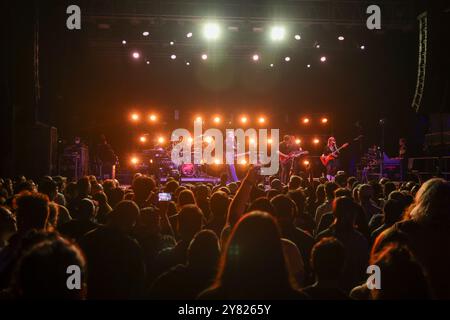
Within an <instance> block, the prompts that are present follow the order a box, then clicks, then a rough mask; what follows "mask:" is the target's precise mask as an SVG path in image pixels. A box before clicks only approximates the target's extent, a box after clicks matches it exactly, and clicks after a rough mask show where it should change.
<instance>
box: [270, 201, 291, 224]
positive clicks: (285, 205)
mask: <svg viewBox="0 0 450 320" xmlns="http://www.w3.org/2000/svg"><path fill="white" fill-rule="evenodd" d="M270 203H271V204H272V206H273V208H274V213H275V218H276V219H277V221H278V223H279V224H280V226H285V225H288V224H292V222H293V220H294V217H295V215H296V211H297V208H296V206H295V202H294V201H292V200H291V199H290V198H289V197H288V196H286V195H284V194H280V195H278V196H276V197H275V198H273V199H272V200H270Z"/></svg>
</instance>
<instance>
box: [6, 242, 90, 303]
mask: <svg viewBox="0 0 450 320" xmlns="http://www.w3.org/2000/svg"><path fill="white" fill-rule="evenodd" d="M85 265H86V263H85V259H84V257H83V254H82V253H81V250H80V249H79V248H78V246H76V245H75V244H73V243H71V242H69V241H68V240H66V239H64V238H62V237H60V236H58V235H49V236H48V237H47V239H45V240H43V241H40V242H38V243H37V244H35V245H34V246H32V247H31V249H30V250H28V251H27V252H26V253H25V254H24V255H23V256H22V258H21V259H20V260H19V263H18V265H17V269H16V271H15V274H14V280H13V288H14V291H15V293H16V294H17V295H18V297H19V298H21V299H33V300H36V299H37V300H41V299H53V300H79V299H83V298H84V297H85V294H86V288H85V281H86V279H85ZM69 268H70V269H69ZM68 271H70V272H68ZM78 271H79V273H78ZM78 275H79V276H80V277H79V280H80V281H79V282H78V281H77V280H78V279H77V276H78ZM70 277H72V280H71V279H70ZM68 283H69V284H70V285H74V286H75V287H74V288H72V289H73V290H71V289H69V287H68ZM78 285H79V287H78Z"/></svg>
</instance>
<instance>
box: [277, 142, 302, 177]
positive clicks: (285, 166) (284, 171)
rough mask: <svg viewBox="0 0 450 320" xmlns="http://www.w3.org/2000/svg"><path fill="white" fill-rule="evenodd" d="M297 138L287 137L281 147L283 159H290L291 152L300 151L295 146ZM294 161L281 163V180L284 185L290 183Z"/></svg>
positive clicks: (289, 160)
mask: <svg viewBox="0 0 450 320" xmlns="http://www.w3.org/2000/svg"><path fill="white" fill-rule="evenodd" d="M294 139H295V138H294V137H293V136H289V135H285V136H284V138H283V141H282V142H281V143H280V146H279V154H280V156H283V157H288V156H289V154H290V153H291V152H294V151H298V147H297V145H296V144H295V140H294ZM293 161H294V159H292V158H290V159H288V160H287V161H285V162H284V163H280V167H281V173H280V180H281V182H282V183H284V184H287V183H288V182H289V178H290V174H291V169H292V164H293Z"/></svg>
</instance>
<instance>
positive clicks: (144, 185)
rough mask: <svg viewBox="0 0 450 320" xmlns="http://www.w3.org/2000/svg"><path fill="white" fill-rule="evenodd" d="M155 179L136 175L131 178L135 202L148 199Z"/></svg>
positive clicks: (153, 187)
mask: <svg viewBox="0 0 450 320" xmlns="http://www.w3.org/2000/svg"><path fill="white" fill-rule="evenodd" d="M155 187H156V183H155V181H154V180H153V179H152V178H150V177H147V176H142V175H141V176H138V177H136V178H135V179H134V180H133V184H132V188H133V192H134V196H135V199H136V202H137V203H142V202H144V201H146V200H147V199H148V197H149V196H150V194H151V192H152V191H153V190H154V189H155Z"/></svg>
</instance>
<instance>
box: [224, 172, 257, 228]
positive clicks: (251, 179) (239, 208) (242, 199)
mask: <svg viewBox="0 0 450 320" xmlns="http://www.w3.org/2000/svg"><path fill="white" fill-rule="evenodd" d="M257 170H258V169H257V167H253V166H252V167H250V169H249V170H248V172H247V175H246V176H245V178H244V179H243V180H242V183H241V185H240V187H239V189H238V190H237V192H236V195H235V197H234V198H233V200H232V201H231V203H230V205H229V207H228V215H227V224H230V225H231V226H234V225H235V224H236V222H237V221H238V220H239V218H240V217H242V216H243V215H244V213H245V209H246V206H247V203H248V201H249V199H250V192H251V190H252V187H253V186H254V185H255V184H256V182H257V180H258V173H257Z"/></svg>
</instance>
